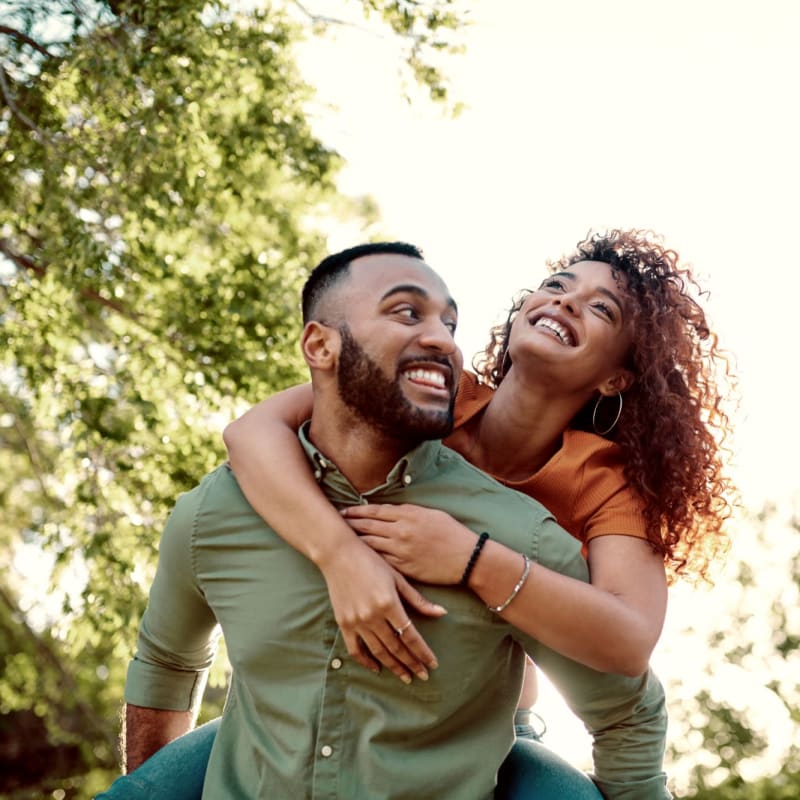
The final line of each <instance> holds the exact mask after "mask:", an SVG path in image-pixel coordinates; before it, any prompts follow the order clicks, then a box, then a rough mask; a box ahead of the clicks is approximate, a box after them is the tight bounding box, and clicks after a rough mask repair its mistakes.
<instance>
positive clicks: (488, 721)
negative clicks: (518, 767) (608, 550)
mask: <svg viewBox="0 0 800 800" xmlns="http://www.w3.org/2000/svg"><path fill="white" fill-rule="evenodd" d="M301 440H302V442H303V446H304V447H305V449H306V452H307V453H308V456H309V458H310V459H311V461H312V463H313V466H314V468H315V469H316V470H318V474H319V481H320V484H321V485H322V487H323V489H324V490H325V492H326V493H327V495H328V497H329V498H330V499H331V501H332V502H333V503H334V504H335V505H337V506H339V507H343V506H346V505H352V504H356V503H367V502H374V503H400V502H408V503H416V504H420V505H426V506H431V507H436V508H440V509H442V510H444V511H447V512H448V513H450V514H452V515H453V516H454V517H456V518H457V519H458V520H460V521H461V522H462V523H464V524H465V525H467V526H468V527H470V528H471V529H472V530H474V531H475V532H476V533H478V532H480V531H483V530H488V531H490V532H491V535H492V538H493V539H495V540H497V541H499V542H502V543H503V544H506V545H508V546H509V547H512V548H514V549H515V550H518V551H519V552H521V553H525V554H527V555H528V556H529V557H530V558H532V559H534V560H535V561H537V562H539V563H540V564H542V565H544V566H546V567H549V568H551V569H555V570H558V571H559V572H562V573H564V574H567V575H571V576H572V577H575V578H578V579H580V580H583V581H587V580H588V571H587V567H586V563H585V561H584V560H583V558H582V557H581V554H580V543H579V542H578V541H577V540H576V539H574V538H573V537H572V536H570V535H569V534H567V533H566V532H565V531H563V530H562V529H561V528H560V527H559V526H558V525H557V524H556V523H555V521H554V520H553V519H552V517H550V515H549V514H548V512H547V511H546V510H545V509H544V508H543V507H542V506H541V505H540V504H538V503H536V502H535V501H533V500H531V499H530V498H528V497H525V496H524V495H521V494H519V493H517V492H515V491H512V490H510V489H507V488H505V487H503V486H501V485H500V484H499V483H497V482H495V481H494V480H492V479H491V478H489V477H487V476H486V475H484V473H482V472H480V471H479V470H477V469H476V468H474V467H473V466H471V465H470V464H468V463H467V462H466V461H465V460H464V459H463V458H461V456H459V455H457V454H456V453H454V452H453V451H451V450H449V449H448V448H446V447H443V446H442V445H441V444H440V443H439V442H427V443H425V444H423V445H421V446H420V447H418V448H416V449H415V450H413V451H412V452H411V453H409V454H408V455H407V456H406V457H405V458H403V459H401V461H400V462H398V464H397V465H396V466H395V467H394V469H393V470H392V471H391V473H390V474H389V475H388V476H387V479H386V481H385V482H384V484H383V485H381V486H379V487H377V488H375V489H373V490H372V491H370V492H367V493H364V494H358V493H357V492H356V491H355V490H354V489H353V487H352V486H351V485H350V484H349V482H348V481H347V480H346V479H345V478H344V476H343V475H342V474H341V473H340V472H339V471H338V470H337V469H336V468H335V466H334V465H333V464H332V463H331V462H330V461H329V460H328V459H326V458H325V457H324V456H322V454H320V453H319V452H318V451H317V450H316V449H315V448H314V447H313V446H312V445H311V444H310V443H309V442H308V441H307V439H306V438H305V436H304V434H303V433H302V432H301ZM421 588H422V590H423V591H424V593H425V594H426V596H427V597H428V598H429V599H431V600H432V601H434V602H438V603H441V604H442V605H443V606H445V608H446V609H447V610H448V613H447V615H446V616H445V617H443V618H441V619H438V620H431V619H426V618H422V617H416V616H415V617H413V618H414V623H415V625H416V626H417V627H418V629H419V631H420V633H421V634H422V635H423V636H424V637H425V639H426V640H427V641H428V643H429V644H430V646H431V647H432V648H433V650H434V652H435V653H436V654H437V657H438V660H439V664H440V666H439V668H438V669H437V670H434V671H433V672H432V673H431V677H430V680H428V681H427V682H423V681H419V680H415V681H414V682H413V684H411V685H410V686H407V685H405V684H403V683H401V682H400V681H399V680H398V679H397V678H396V677H395V676H394V675H392V674H391V673H389V672H388V671H387V670H382V671H381V673H380V674H374V673H371V672H370V671H368V670H366V669H364V668H363V667H360V666H359V665H357V664H355V662H353V661H352V660H350V658H349V657H348V655H347V651H346V648H345V646H344V643H343V641H342V638H341V635H340V633H339V631H338V628H337V625H336V621H335V619H334V617H333V612H332V609H331V606H330V602H329V600H328V593H327V588H326V584H325V581H324V579H323V577H322V575H321V573H320V572H319V570H318V569H317V568H316V567H315V566H314V565H313V564H312V563H311V562H309V561H308V560H306V559H305V558H304V557H303V556H301V555H300V554H298V553H297V552H296V551H294V550H293V549H292V548H291V547H289V546H288V545H287V544H286V543H285V542H284V541H283V540H282V539H281V538H280V537H279V536H278V535H277V534H276V533H275V532H274V531H272V530H271V529H270V528H269V527H268V526H267V525H266V524H265V523H264V522H263V521H262V520H261V519H260V518H259V517H258V515H257V514H256V513H255V512H254V511H253V509H252V508H251V506H250V505H249V503H248V502H247V500H246V499H245V498H244V496H243V494H242V493H241V490H240V489H239V486H238V484H237V483H236V480H235V478H234V476H233V473H232V472H231V471H230V469H229V468H228V467H227V466H222V467H219V468H218V469H217V470H215V471H214V472H212V473H211V474H210V475H208V476H207V477H206V478H205V479H204V480H203V481H202V483H201V484H200V485H199V486H198V487H197V488H195V489H194V490H192V491H191V492H188V493H187V494H185V495H183V496H182V497H181V498H180V499H179V500H178V502H177V504H176V507H175V510H174V512H173V514H172V515H171V517H170V519H169V521H168V523H167V526H166V528H165V531H164V535H163V538H162V542H161V550H160V554H159V565H158V570H157V573H156V577H155V580H154V583H153V586H152V590H151V594H150V601H149V604H148V608H147V610H146V612H145V615H144V617H143V620H142V624H141V630H140V635H139V642H138V649H137V653H136V656H135V658H134V660H133V661H132V662H131V665H130V667H129V671H128V682H127V686H126V692H125V697H126V701H127V702H129V703H133V704H135V705H141V706H147V707H154V708H168V709H188V708H190V707H192V706H193V705H194V704H196V703H197V702H198V701H199V698H198V687H201V686H202V685H203V682H204V675H205V673H206V671H207V669H208V667H209V664H210V662H211V660H212V659H213V655H214V652H215V645H216V636H217V633H218V630H219V627H221V629H222V632H223V634H224V636H225V642H226V645H227V648H228V655H229V658H230V661H231V664H232V665H233V675H232V678H231V685H230V690H229V695H228V700H227V703H226V708H225V713H224V715H223V721H222V725H221V727H220V730H219V733H218V735H217V738H216V741H215V744H214V748H213V750H212V753H211V758H210V761H209V766H208V772H207V774H206V783H205V788H204V793H203V797H204V798H220V797H225V798H231V800H238V798H242V800H244V799H245V798H247V800H252V798H261V797H269V798H271V800H298V798H313V799H314V800H319V799H320V798H332V799H333V798H336V800H380V799H381V798H385V799H386V800H401V799H402V798H420V797H429V798H437V800H483V799H484V798H486V799H488V798H491V797H492V794H493V787H494V784H495V776H496V772H497V769H498V768H499V766H500V764H501V762H502V761H503V759H504V757H505V756H506V754H507V753H508V751H509V750H510V748H511V744H512V742H513V737H514V729H513V718H514V710H515V707H516V702H517V698H518V696H519V689H520V683H521V677H522V674H523V667H524V661H525V659H524V651H527V652H529V653H530V654H531V656H532V657H533V658H534V660H535V661H536V662H537V664H539V666H540V667H541V668H542V669H543V670H544V671H545V672H546V673H547V674H548V676H549V677H550V678H551V679H552V680H553V681H554V682H555V683H556V684H557V685H558V686H559V688H560V690H561V691H562V692H563V694H564V696H565V698H566V699H567V701H568V703H569V704H570V706H571V707H572V708H573V709H574V710H575V712H576V713H577V714H578V715H579V716H580V718H581V719H582V720H583V721H584V723H585V724H586V726H587V728H588V729H589V730H590V731H591V732H592V733H593V735H594V742H595V747H594V759H595V777H596V779H597V781H598V783H599V785H600V787H601V788H602V789H603V790H604V792H605V793H606V795H607V797H609V798H620V800H638V798H642V800H645V799H646V800H653V799H654V798H668V797H669V796H670V795H669V793H668V792H667V790H666V787H665V778H664V775H663V773H662V771H661V769H662V767H661V764H662V758H663V751H664V740H665V734H666V713H665V709H664V693H663V689H662V687H661V684H660V683H659V682H658V680H657V679H656V678H655V676H654V675H652V673H648V674H647V675H645V676H643V677H642V678H636V679H630V678H625V677H622V676H617V675H607V674H602V673H598V672H596V671H594V670H591V669H589V668H587V667H583V666H581V665H579V664H576V663H575V662H573V661H570V660H569V659H566V658H564V657H562V656H560V655H558V654H556V653H554V652H553V651H551V650H549V649H548V648H545V647H543V646H542V645H540V644H539V643H538V642H536V641H535V640H533V639H531V638H530V637H528V636H526V635H525V634H522V633H520V632H519V631H517V630H516V629H514V628H513V627H511V626H510V625H509V624H508V623H506V622H504V621H503V620H502V619H501V618H500V617H498V616H496V615H494V614H492V613H491V612H490V611H489V610H488V609H487V608H486V607H485V606H484V605H483V603H481V601H480V600H479V599H478V598H477V597H476V596H475V595H474V594H472V593H471V592H469V591H466V590H464V589H462V588H459V587H438V586H428V585H426V586H423V587H421ZM543 613H546V609H544V610H543Z"/></svg>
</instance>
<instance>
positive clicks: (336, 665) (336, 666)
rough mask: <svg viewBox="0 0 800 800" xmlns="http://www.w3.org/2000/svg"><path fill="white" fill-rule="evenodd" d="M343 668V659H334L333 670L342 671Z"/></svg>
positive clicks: (332, 662)
mask: <svg viewBox="0 0 800 800" xmlns="http://www.w3.org/2000/svg"><path fill="white" fill-rule="evenodd" d="M341 668H342V659H341V658H334V659H333V661H331V669H341Z"/></svg>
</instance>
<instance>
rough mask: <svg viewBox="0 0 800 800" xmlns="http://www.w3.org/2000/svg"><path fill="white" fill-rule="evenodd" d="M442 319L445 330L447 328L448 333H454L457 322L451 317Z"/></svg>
mask: <svg viewBox="0 0 800 800" xmlns="http://www.w3.org/2000/svg"><path fill="white" fill-rule="evenodd" d="M442 321H443V322H444V324H445V327H446V328H447V330H449V331H450V333H452V334H455V332H456V328H457V327H458V323H457V322H456V321H455V320H452V319H445V320H442Z"/></svg>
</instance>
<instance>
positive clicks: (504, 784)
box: [95, 719, 602, 800]
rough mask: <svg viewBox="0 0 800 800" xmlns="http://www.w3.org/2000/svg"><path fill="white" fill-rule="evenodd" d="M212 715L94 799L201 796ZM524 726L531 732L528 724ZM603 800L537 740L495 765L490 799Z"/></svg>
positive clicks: (521, 742) (195, 799) (192, 799)
mask: <svg viewBox="0 0 800 800" xmlns="http://www.w3.org/2000/svg"><path fill="white" fill-rule="evenodd" d="M218 727H219V720H218V719H215V720H213V721H212V722H208V723H206V724H205V725H203V726H202V727H200V728H196V729H195V730H193V731H192V732H191V733H187V734H186V735H185V736H181V738H180V739H176V740H175V741H174V742H171V743H170V744H168V745H167V746H166V747H164V748H162V749H161V750H159V751H158V752H157V753H155V754H154V755H153V756H152V757H151V758H149V759H148V760H147V761H145V762H144V764H142V765H141V766H140V767H139V769H137V770H135V771H134V772H132V773H131V774H130V775H125V776H123V777H121V778H118V779H117V780H116V781H115V782H114V784H113V785H112V786H111V788H110V789H108V790H107V791H106V792H103V793H102V794H99V795H97V796H96V797H95V800H200V795H201V793H202V790H203V777H204V775H205V772H206V765H207V763H208V756H209V753H210V752H211V745H212V744H213V743H214V736H215V734H216V732H217V728H218ZM527 727H528V728H529V729H530V730H531V731H534V732H535V729H534V728H533V726H532V725H527ZM531 798H536V800H564V798H570V800H602V797H601V795H600V793H599V792H598V791H597V789H596V787H595V785H594V784H593V783H592V782H591V781H590V780H589V779H588V778H587V777H586V776H585V775H584V774H583V773H582V772H579V771H578V770H576V769H575V768H574V767H572V766H571V765H570V764H568V763H567V762H566V761H564V760H563V759H562V758H560V757H559V756H557V755H555V753H552V752H551V751H550V750H548V749H547V747H545V746H544V745H542V744H539V743H538V742H535V741H530V740H527V739H518V740H517V742H516V744H515V745H514V748H513V749H512V751H511V753H510V754H509V756H508V758H506V760H505V762H504V763H503V766H502V767H501V768H500V772H499V775H498V785H497V789H496V790H495V800H530V799H531Z"/></svg>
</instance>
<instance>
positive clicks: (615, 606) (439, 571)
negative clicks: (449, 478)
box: [342, 505, 667, 676]
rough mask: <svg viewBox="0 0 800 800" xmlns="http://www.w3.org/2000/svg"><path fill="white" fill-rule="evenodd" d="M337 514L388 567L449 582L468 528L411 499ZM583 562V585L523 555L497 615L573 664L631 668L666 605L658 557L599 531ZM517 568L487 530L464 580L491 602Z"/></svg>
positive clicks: (651, 643)
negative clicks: (526, 562)
mask: <svg viewBox="0 0 800 800" xmlns="http://www.w3.org/2000/svg"><path fill="white" fill-rule="evenodd" d="M342 514H343V516H344V517H345V518H346V519H347V521H348V522H349V523H350V524H351V526H352V527H353V528H354V529H355V530H356V531H358V532H359V533H361V534H362V537H361V538H362V540H363V541H364V542H365V543H367V544H369V545H370V547H372V548H373V549H375V550H376V551H377V552H379V553H381V554H382V555H383V556H384V558H386V560H387V561H388V562H389V563H390V564H391V565H392V566H394V567H396V568H397V569H398V570H400V572H402V573H403V574H404V575H407V576H408V577H410V578H415V579H416V580H420V581H424V582H428V583H436V584H455V583H458V582H459V581H460V580H461V576H462V575H463V571H464V565H465V564H466V563H467V561H468V560H469V556H470V554H471V552H472V548H473V547H474V546H475V542H476V536H475V534H474V533H473V532H472V531H471V530H469V529H468V528H466V527H465V526H463V525H461V524H460V523H459V522H457V521H456V520H454V519H453V518H452V517H450V516H449V515H448V514H445V513H444V512H442V511H438V510H433V509H428V508H421V507H419V506H412V505H398V506H391V505H371V506H370V505H367V506H356V507H353V508H349V509H346V510H345V511H343V512H342ZM565 535H568V534H565ZM589 568H590V572H591V584H587V583H583V582H581V581H578V580H575V579H574V578H569V577H566V576H564V575H561V574H559V573H558V572H554V571H552V570H549V569H547V568H545V567H542V566H540V565H539V564H532V565H531V570H530V575H529V577H528V579H527V581H526V582H525V584H524V585H523V587H522V588H521V589H520V591H519V594H518V595H517V596H516V597H515V598H514V600H513V602H512V603H510V604H509V606H508V607H507V608H506V609H505V610H504V611H503V612H502V617H503V618H504V619H506V620H508V621H509V622H510V623H511V624H512V625H514V626H515V627H517V628H519V629H520V630H522V631H524V632H525V633H527V634H529V635H531V636H533V637H534V638H536V639H537V640H538V641H540V642H542V644H544V645H546V646H548V647H550V648H551V649H553V650H555V651H557V652H559V653H561V654H562V655H566V656H568V657H569V658H572V659H573V660H575V661H579V662H581V663H582V664H586V665H587V666H590V667H592V668H594V669H597V670H600V671H602V672H616V673H619V674H622V675H631V676H635V675H641V674H642V673H643V672H644V671H645V670H646V669H647V663H648V660H649V658H650V654H651V653H652V651H653V648H654V647H655V645H656V642H657V641H658V637H659V636H660V634H661V628H662V626H663V623H664V616H665V614H666V597H667V589H666V577H665V572H664V565H663V561H662V560H661V558H660V557H659V556H658V555H656V554H654V553H653V552H652V550H651V549H650V546H649V545H648V543H647V542H646V541H645V540H643V539H638V538H636V537H632V536H600V537H597V538H595V539H592V540H591V542H590V543H589ZM522 571H523V560H522V558H521V556H520V554H519V553H517V552H516V551H514V550H511V549H510V548H508V547H506V546H504V545H502V544H500V543H499V542H495V541H492V540H491V539H490V540H489V541H487V542H486V544H485V545H484V547H483V550H482V551H481V554H480V556H479V557H478V559H477V561H476V563H475V567H474V569H473V571H472V573H471V575H470V578H469V582H468V586H469V588H470V589H472V590H473V591H474V592H475V593H476V594H477V595H478V596H479V597H480V598H481V600H483V602H484V603H486V604H487V605H489V606H498V605H500V604H501V603H503V601H504V600H506V598H507V597H508V596H509V594H510V593H511V590H512V589H513V587H514V586H515V585H516V583H517V582H518V581H519V579H520V577H521V576H522Z"/></svg>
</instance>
